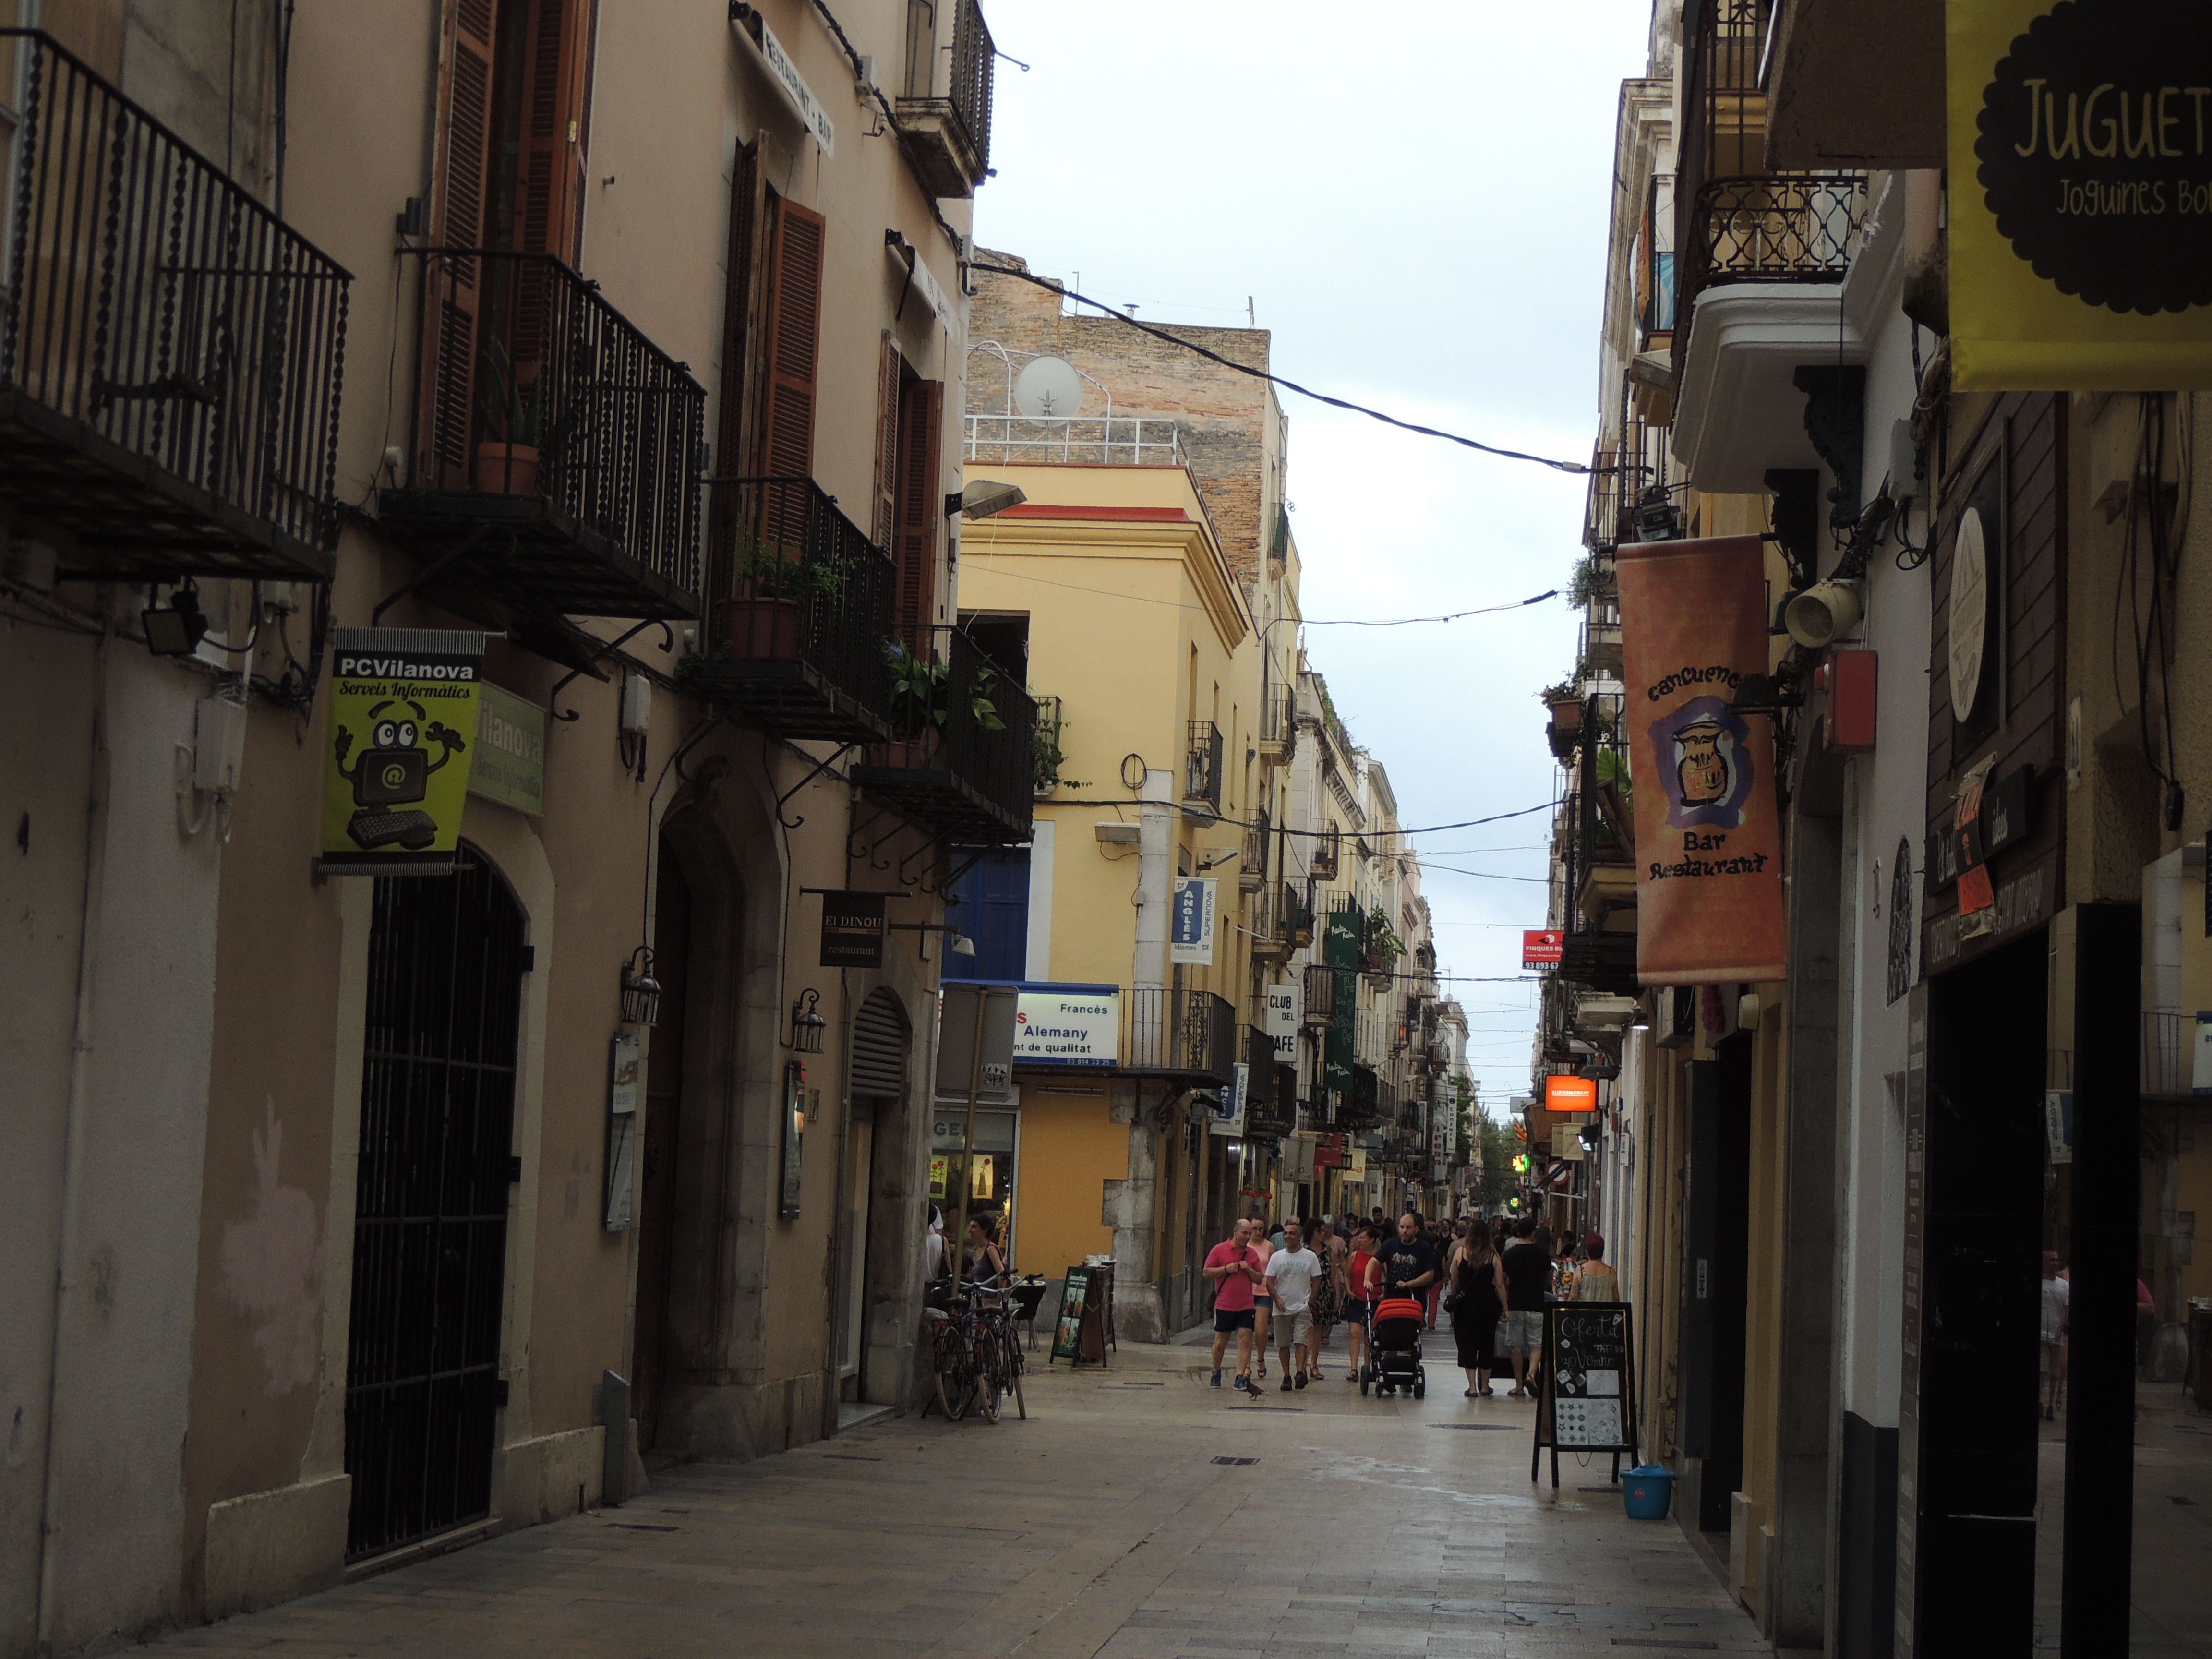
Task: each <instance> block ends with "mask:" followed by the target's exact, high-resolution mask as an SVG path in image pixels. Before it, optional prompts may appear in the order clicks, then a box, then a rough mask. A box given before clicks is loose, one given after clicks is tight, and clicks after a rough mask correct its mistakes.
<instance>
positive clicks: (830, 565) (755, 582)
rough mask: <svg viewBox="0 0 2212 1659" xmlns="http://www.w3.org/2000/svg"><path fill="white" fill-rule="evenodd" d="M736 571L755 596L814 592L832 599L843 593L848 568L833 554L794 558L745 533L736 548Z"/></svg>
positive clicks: (798, 596) (797, 596) (780, 596)
mask: <svg viewBox="0 0 2212 1659" xmlns="http://www.w3.org/2000/svg"><path fill="white" fill-rule="evenodd" d="M737 574H738V577H739V578H740V579H741V580H744V582H745V584H746V585H747V586H749V587H750V590H751V592H752V595H753V597H754V598H755V599H802V598H804V597H805V596H806V595H808V594H810V593H815V594H819V595H821V597H822V598H823V599H829V600H833V601H834V600H835V599H836V598H837V597H838V596H839V595H840V594H841V593H842V592H844V588H845V580H846V578H847V576H848V574H850V571H849V569H848V566H847V564H846V562H845V561H843V560H842V559H840V558H837V557H836V556H829V557H826V558H820V559H815V560H812V561H808V560H805V559H795V558H792V557H789V556H787V555H786V554H785V553H784V552H783V551H782V550H781V549H780V548H777V547H775V546H772V545H770V544H768V543H766V542H763V540H761V538H759V537H757V536H750V535H749V536H747V537H746V538H744V543H743V544H741V545H740V546H739V547H738V552H737Z"/></svg>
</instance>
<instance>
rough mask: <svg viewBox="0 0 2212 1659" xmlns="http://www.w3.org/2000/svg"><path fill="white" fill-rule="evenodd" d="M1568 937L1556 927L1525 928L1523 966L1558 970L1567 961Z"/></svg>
mask: <svg viewBox="0 0 2212 1659" xmlns="http://www.w3.org/2000/svg"><path fill="white" fill-rule="evenodd" d="M1566 954H1567V936H1566V935H1565V933H1561V932H1560V931H1559V929H1558V928H1556V927H1525V928H1523V929H1522V932H1521V965H1522V967H1523V968H1556V967H1558V966H1559V964H1560V963H1562V962H1564V961H1565V959H1566Z"/></svg>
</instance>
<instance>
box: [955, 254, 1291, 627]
mask: <svg viewBox="0 0 2212 1659" xmlns="http://www.w3.org/2000/svg"><path fill="white" fill-rule="evenodd" d="M975 255H976V258H979V259H981V260H984V261H986V262H987V263H989V264H1002V265H1010V266H1015V267H1018V268H1019V269H1021V270H1028V269H1029V265H1028V263H1027V262H1026V261H1025V260H1024V259H1022V258H1019V257H1018V255H1015V254H1011V253H1001V252H996V251H994V250H993V249H990V248H983V247H979V248H977V249H976V250H975ZM975 290H976V291H975V304H974V307H973V309H972V311H971V312H970V313H969V325H968V337H969V342H970V343H971V344H974V343H981V342H982V341H986V340H995V341H997V342H998V343H1000V345H1002V346H1005V347H1006V349H1007V350H1008V351H1009V352H1010V353H1012V354H1014V360H1013V361H1014V368H1015V370H1016V371H1017V372H1018V371H1019V370H1020V368H1021V366H1022V364H1023V362H1024V361H1025V360H1024V357H1023V356H1021V354H1023V353H1034V354H1046V353H1050V354H1054V355H1056V356H1062V357H1065V358H1066V359H1067V361H1068V362H1071V363H1073V364H1074V365H1075V366H1076V367H1077V368H1079V369H1081V370H1082V371H1083V372H1084V373H1085V374H1088V375H1090V376H1091V378H1092V379H1094V380H1097V381H1098V382H1099V383H1100V384H1101V385H1103V386H1106V387H1108V388H1109V390H1110V391H1111V392H1113V394H1114V413H1115V416H1117V417H1119V416H1124V415H1130V416H1145V417H1146V418H1150V419H1158V420H1172V421H1174V422H1176V427H1177V428H1178V434H1179V436H1180V437H1181V439H1182V446H1183V453H1184V454H1185V455H1186V456H1187V457H1188V462H1189V465H1190V471H1191V476H1192V477H1194V478H1195V479H1196V480H1197V483H1198V487H1199V493H1200V495H1202V496H1203V497H1204V498H1205V501H1206V510H1207V512H1208V513H1211V514H1212V519H1213V527H1214V529H1215V531H1216V532H1218V534H1219V536H1220V538H1221V548H1222V551H1223V552H1224V553H1225V554H1226V555H1227V556H1228V559H1229V562H1230V565H1231V568H1233V569H1234V570H1235V571H1236V573H1237V586H1238V587H1239V588H1240V589H1242V590H1243V593H1244V594H1245V596H1246V597H1247V599H1249V598H1250V597H1251V595H1252V593H1253V591H1254V588H1255V585H1256V583H1257V581H1258V580H1259V577H1260V574H1261V558H1262V554H1263V550H1264V549H1263V543H1264V540H1265V526H1266V524H1267V521H1268V520H1269V519H1270V518H1271V517H1272V516H1273V512H1274V508H1275V504H1276V499H1277V495H1278V494H1279V488H1271V487H1270V483H1269V471H1270V469H1269V465H1268V459H1269V456H1268V430H1269V428H1270V427H1271V426H1273V425H1275V424H1276V423H1277V422H1279V418H1280V417H1279V415H1278V414H1277V413H1276V412H1275V410H1274V402H1273V396H1272V393H1271V391H1270V388H1269V387H1268V385H1267V382H1266V381H1265V380H1254V379H1252V378H1251V377H1250V376H1249V375H1245V374H1237V372H1236V371H1235V370H1233V369H1229V368H1223V367H1222V366H1221V365H1220V364H1218V363H1212V362H1207V361H1206V359H1205V358H1203V357H1200V356H1198V355H1197V354H1196V353H1194V352H1189V351H1185V350H1183V349H1181V348H1180V347H1177V346H1173V345H1170V344H1169V343H1167V342H1166V341H1164V340H1158V339H1155V338H1153V337H1152V336H1150V335H1147V334H1142V333H1139V331H1137V330H1135V329H1133V328H1131V327H1130V326H1129V325H1127V324H1126V323H1121V322H1117V321H1115V319H1112V318H1110V317H1089V316H1085V317H1067V316H1063V315H1061V314H1060V296H1059V295H1058V294H1057V293H1056V292H1054V291H1051V290H1048V289H1042V288H1038V287H1036V286H1035V285H1034V284H1032V283H1024V282H1021V281H1019V280H1018V279H1017V278H1014V277H1011V276H992V275H989V274H988V273H987V272H981V271H979V272H977V273H976V275H975ZM1168 332H1170V333H1171V334H1173V335H1175V336H1176V337H1177V338H1179V339H1185V340H1190V341H1194V342H1195V343H1198V344H1200V345H1203V346H1205V347H1206V349H1208V350H1211V351H1218V352H1219V353H1220V354H1221V355H1222V356H1225V357H1227V358H1230V359H1231V361H1233V362H1240V363H1245V364H1249V365H1250V366H1251V367H1252V368H1261V369H1264V368H1267V348H1268V334H1267V330H1266V329H1264V328H1186V327H1182V326H1181V325H1176V326H1174V327H1171V328H1170V329H1169V330H1168ZM1006 394H1007V386H1006V366H1005V364H1004V363H1002V362H1000V360H999V359H998V358H997V357H995V356H993V355H992V354H991V353H990V352H987V351H975V352H972V353H971V354H970V356H969V359H968V409H969V412H970V413H971V414H977V415H997V414H1001V413H1004V412H1005V411H1006V409H1007V407H1008V404H1007V396H1006ZM1105 412H1106V410H1105V404H1104V399H1103V398H1102V397H1101V396H1100V395H1099V394H1098V392H1096V391H1095V390H1092V389H1091V388H1088V387H1086V388H1085V402H1084V406H1083V413H1084V414H1085V416H1097V415H1103V414H1104V413H1105Z"/></svg>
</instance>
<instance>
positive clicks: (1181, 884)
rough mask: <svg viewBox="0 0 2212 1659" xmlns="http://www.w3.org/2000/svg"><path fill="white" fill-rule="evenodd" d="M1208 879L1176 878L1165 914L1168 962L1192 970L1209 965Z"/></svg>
mask: <svg viewBox="0 0 2212 1659" xmlns="http://www.w3.org/2000/svg"><path fill="white" fill-rule="evenodd" d="M1213 890H1214V880H1213V878H1212V877H1211V876H1177V877H1176V884H1175V903H1174V905H1173V907H1172V908H1170V911H1169V913H1168V960H1169V961H1170V962H1177V963H1188V964H1189V965H1190V966H1193V967H1198V968H1205V967H1210V966H1212V963H1213Z"/></svg>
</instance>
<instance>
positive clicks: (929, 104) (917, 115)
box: [897, 0, 998, 197]
mask: <svg viewBox="0 0 2212 1659" xmlns="http://www.w3.org/2000/svg"><path fill="white" fill-rule="evenodd" d="M948 4H950V5H951V7H952V10H953V17H952V39H951V41H950V42H949V43H940V41H939V34H938V32H939V27H940V24H939V13H940V12H941V11H943V10H944V9H946V6H947V5H948ZM997 56H998V49H997V47H996V46H994V44H993V42H992V40H991V30H990V27H989V26H988V25H987V24H986V23H985V22H984V21H983V9H982V8H981V6H980V5H978V4H977V3H976V0H907V78H906V85H905V88H904V89H903V91H902V93H901V94H900V97H899V100H898V106H897V107H898V118H899V126H900V137H901V138H902V140H903V142H904V143H905V147H906V152H907V156H908V160H910V161H912V162H913V164H914V168H915V172H916V173H918V174H920V175H921V182H922V184H923V185H924V187H925V188H927V190H928V191H929V192H930V194H931V195H933V196H954V197H966V196H972V195H974V194H975V190H976V187H977V186H978V185H981V183H982V182H983V180H984V179H985V178H986V177H987V176H988V174H989V172H990V167H991V90H992V82H993V71H994V68H995V67H996V65H995V64H994V59H995V58H997ZM939 59H945V60H946V61H945V62H944V63H943V64H941V65H940V64H939Z"/></svg>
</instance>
